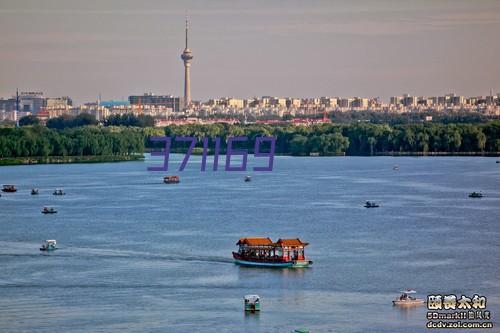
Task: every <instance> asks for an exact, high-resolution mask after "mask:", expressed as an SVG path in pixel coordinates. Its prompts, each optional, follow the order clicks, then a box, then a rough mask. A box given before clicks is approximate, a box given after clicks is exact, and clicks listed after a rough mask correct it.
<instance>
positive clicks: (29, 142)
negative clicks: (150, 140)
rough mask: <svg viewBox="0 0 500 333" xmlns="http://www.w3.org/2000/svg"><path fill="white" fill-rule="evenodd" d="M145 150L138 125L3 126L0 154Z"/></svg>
mask: <svg viewBox="0 0 500 333" xmlns="http://www.w3.org/2000/svg"><path fill="white" fill-rule="evenodd" d="M142 152H144V134H143V133H142V132H141V131H140V130H139V129H135V128H117V127H108V128H103V127H96V126H85V127H76V128H66V129H64V130H55V129H50V128H47V127H43V126H32V127H21V128H0V157H30V156H42V157H46V156H88V155H130V154H135V153H142Z"/></svg>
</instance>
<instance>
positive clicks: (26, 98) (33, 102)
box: [19, 91, 45, 114]
mask: <svg viewBox="0 0 500 333" xmlns="http://www.w3.org/2000/svg"><path fill="white" fill-rule="evenodd" d="M43 107H45V98H43V93H42V92H38V91H37V92H32V91H29V92H22V93H21V94H20V96H19V111H22V112H31V113H34V114H37V113H38V112H40V110H41V109H42V108H43Z"/></svg>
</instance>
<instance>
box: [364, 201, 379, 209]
mask: <svg viewBox="0 0 500 333" xmlns="http://www.w3.org/2000/svg"><path fill="white" fill-rule="evenodd" d="M365 207H366V208H377V207H379V205H378V204H377V203H376V202H375V201H367V202H366V203H365Z"/></svg>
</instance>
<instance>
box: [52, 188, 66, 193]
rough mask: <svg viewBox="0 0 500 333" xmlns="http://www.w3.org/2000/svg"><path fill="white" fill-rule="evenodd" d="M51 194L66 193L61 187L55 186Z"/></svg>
mask: <svg viewBox="0 0 500 333" xmlns="http://www.w3.org/2000/svg"><path fill="white" fill-rule="evenodd" d="M52 194H53V195H65V194H66V193H65V192H64V190H63V189H62V188H56V189H55V190H54V193H52Z"/></svg>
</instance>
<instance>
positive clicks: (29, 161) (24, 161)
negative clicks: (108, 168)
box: [0, 154, 144, 166]
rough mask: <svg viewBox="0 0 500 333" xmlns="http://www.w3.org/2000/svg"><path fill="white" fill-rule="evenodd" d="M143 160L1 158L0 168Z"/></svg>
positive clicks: (135, 157)
mask: <svg viewBox="0 0 500 333" xmlns="http://www.w3.org/2000/svg"><path fill="white" fill-rule="evenodd" d="M143 159H144V155H142V154H137V155H87V156H47V157H41V156H30V157H3V158H0V166H9V165H35V164H78V163H110V162H131V161H140V160H143Z"/></svg>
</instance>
